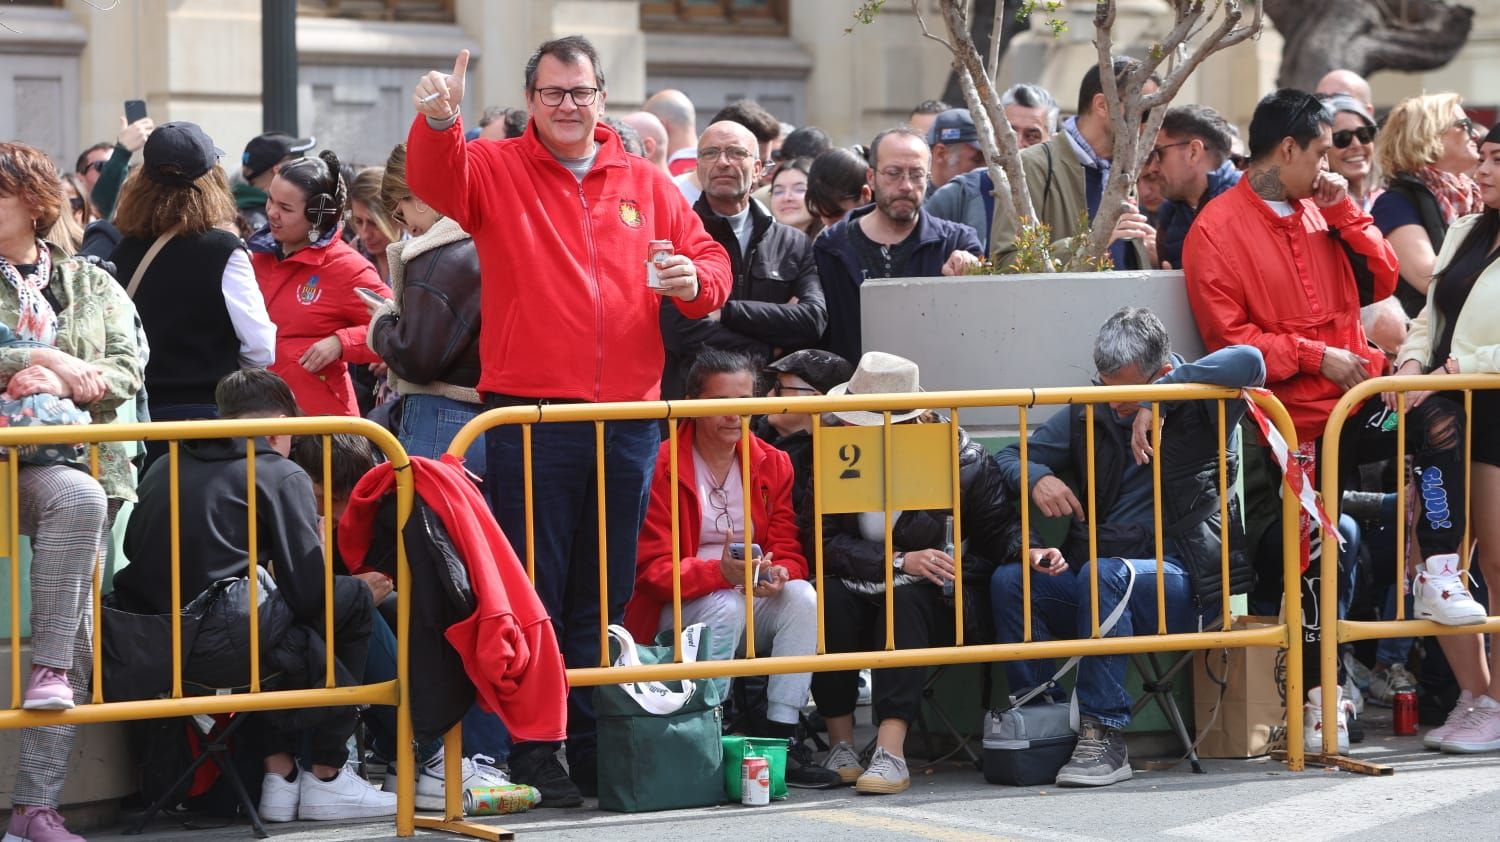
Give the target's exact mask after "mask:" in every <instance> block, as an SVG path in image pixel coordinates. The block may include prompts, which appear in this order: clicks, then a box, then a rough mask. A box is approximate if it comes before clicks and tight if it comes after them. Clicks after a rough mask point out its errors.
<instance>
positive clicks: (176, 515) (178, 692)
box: [167, 441, 182, 699]
mask: <svg viewBox="0 0 1500 842" xmlns="http://www.w3.org/2000/svg"><path fill="white" fill-rule="evenodd" d="M177 450H178V443H177V442H176V441H171V442H168V443H167V460H168V461H167V467H168V469H169V470H171V472H172V474H171V482H170V484H169V486H170V489H171V500H170V502H171V507H172V509H171V511H172V515H171V517H172V698H174V699H181V698H182V513H181V511H180V510H179V507H178V503H179V498H178V471H179V470H180V469H181V464H180V463H179V461H178V459H177Z"/></svg>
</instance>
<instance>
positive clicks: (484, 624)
mask: <svg viewBox="0 0 1500 842" xmlns="http://www.w3.org/2000/svg"><path fill="white" fill-rule="evenodd" d="M411 472H412V479H413V482H414V483H415V485H416V493H417V496H418V497H420V498H421V500H422V502H423V503H425V504H426V505H427V506H428V507H429V508H430V509H431V510H432V513H433V514H434V515H436V516H437V519H438V520H439V521H441V523H442V526H443V528H444V529H445V530H446V531H447V534H448V538H449V540H451V541H452V544H453V549H454V551H455V552H456V553H457V555H458V557H459V558H461V559H463V562H464V564H465V565H467V567H468V574H469V582H470V585H471V587H472V588H473V598H474V602H475V605H476V607H475V609H474V612H473V614H471V615H470V616H469V617H467V618H466V619H464V620H462V621H461V622H458V623H456V624H454V625H452V626H449V627H448V629H447V631H446V632H445V634H444V636H445V637H446V638H447V640H448V642H449V643H450V644H452V645H453V648H454V649H455V650H456V651H457V652H458V654H459V656H460V657H461V658H463V663H464V669H465V671H466V672H467V673H468V675H469V679H470V680H471V681H472V682H473V683H474V689H475V691H476V692H477V695H478V697H479V702H480V706H481V707H483V708H484V709H485V710H488V711H491V712H493V713H496V714H498V715H499V716H500V719H501V721H503V722H504V723H505V727H506V730H508V731H509V732H510V734H511V736H512V737H513V738H514V739H515V740H516V741H518V742H522V741H537V742H555V741H560V740H562V739H564V738H565V737H566V736H567V698H568V678H567V670H566V669H565V668H564V666H563V659H562V652H561V651H560V650H559V649H558V647H557V636H556V632H554V630H553V628H552V622H551V620H550V618H549V617H548V616H547V610H546V609H545V608H543V607H542V601H541V598H540V597H538V596H537V595H536V591H535V590H534V589H533V588H532V586H531V580H530V579H528V578H527V577H526V568H525V567H523V566H522V565H521V560H520V559H519V558H517V557H516V553H515V551H514V550H513V549H511V546H510V541H508V540H506V537H505V534H504V533H502V532H501V531H500V525H499V524H498V523H496V522H495V518H494V516H493V515H491V514H490V509H489V504H487V503H486V502H485V500H484V497H483V496H481V495H480V493H479V489H478V488H476V487H475V486H474V483H472V482H470V481H469V478H468V475H467V474H466V473H465V471H464V469H463V464H462V463H461V462H460V461H459V460H458V459H456V458H455V457H453V456H451V455H445V456H443V458H442V459H441V460H432V459H424V458H422V457H415V458H413V459H412V460H411ZM395 484H396V475H395V471H394V470H393V469H392V468H391V463H389V462H385V463H382V464H380V465H377V466H376V467H375V468H373V469H372V470H371V471H370V472H369V473H367V474H365V475H364V477H363V478H361V479H360V481H359V483H358V484H356V485H355V486H354V491H353V492H352V493H351V494H350V497H349V506H348V508H346V509H345V510H344V516H343V518H341V519H340V520H339V530H338V540H339V549H340V550H341V551H342V553H343V557H344V559H345V561H346V562H347V563H348V565H349V566H350V569H351V570H352V571H353V572H355V573H359V572H362V571H364V570H366V569H371V568H367V566H366V565H367V559H366V556H367V553H368V551H369V549H370V542H371V535H372V531H373V526H374V523H375V520H376V516H377V514H378V512H379V509H380V503H381V498H382V497H384V496H385V495H386V494H388V493H389V492H390V491H391V490H392V489H394V488H395Z"/></svg>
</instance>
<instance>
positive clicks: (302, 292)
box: [297, 275, 323, 305]
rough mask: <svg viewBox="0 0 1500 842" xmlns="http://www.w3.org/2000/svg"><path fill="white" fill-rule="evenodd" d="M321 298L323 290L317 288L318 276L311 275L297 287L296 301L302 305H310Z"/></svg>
mask: <svg viewBox="0 0 1500 842" xmlns="http://www.w3.org/2000/svg"><path fill="white" fill-rule="evenodd" d="M322 297H323V290H321V289H319V288H318V276H317V275H313V276H312V277H311V278H308V279H307V280H306V281H304V282H303V284H302V286H300V287H297V300H298V301H300V302H302V303H303V304H304V305H307V304H312V303H314V302H316V301H317V300H318V299H319V298H322Z"/></svg>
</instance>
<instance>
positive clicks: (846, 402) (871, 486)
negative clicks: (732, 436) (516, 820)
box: [447, 385, 1303, 821]
mask: <svg viewBox="0 0 1500 842" xmlns="http://www.w3.org/2000/svg"><path fill="white" fill-rule="evenodd" d="M1241 399H1242V396H1241V393H1240V392H1238V391H1237V390H1234V389H1226V388H1219V387H1208V386H1190V385H1169V386H1140V387H1093V388H1082V389H1005V390H990V391H964V392H924V393H918V394H909V395H877V396H858V397H856V396H849V395H845V396H838V397H826V396H824V397H796V398H786V397H768V398H750V399H733V400H691V401H678V402H671V403H668V402H650V403H613V404H561V405H560V404H547V405H541V406H511V407H502V408H498V409H493V410H490V411H488V412H485V413H484V414H482V415H480V416H478V417H477V418H475V419H473V420H472V421H471V422H469V424H468V425H466V426H465V427H464V428H463V429H462V430H461V431H459V433H458V435H457V436H456V437H455V438H454V440H453V442H452V443H451V444H450V446H449V449H448V452H449V453H451V454H454V455H461V454H463V453H464V452H465V451H466V450H467V449H468V447H469V446H470V444H471V443H472V442H473V441H474V440H475V439H476V438H477V437H478V436H480V435H481V434H483V433H484V432H485V431H486V430H489V429H492V428H495V427H500V426H506V425H519V426H520V427H521V431H520V432H521V442H522V445H523V459H524V464H525V470H524V472H523V481H524V483H525V513H526V533H527V534H528V535H530V534H531V533H532V532H533V530H534V521H533V519H532V515H533V491H534V484H535V483H536V482H538V481H541V482H545V481H546V478H545V477H537V476H535V475H534V473H533V471H532V469H531V464H532V462H531V443H532V429H533V427H534V426H535V425H537V424H551V423H565V422H574V423H577V422H585V423H593V424H594V425H595V429H596V431H598V432H597V434H596V441H597V442H598V443H599V444H598V447H599V454H598V464H597V468H596V469H597V471H598V474H599V482H598V483H597V484H598V485H599V487H601V488H603V486H604V482H603V473H604V462H603V446H602V436H603V424H604V423H606V422H611V421H640V420H669V419H670V420H676V419H686V418H705V417H713V416H731V415H733V416H740V417H741V419H742V423H741V430H742V433H741V434H742V436H745V437H748V436H750V435H751V432H750V426H749V419H750V418H751V416H754V415H762V414H771V413H789V414H810V415H811V416H812V418H813V428H812V439H813V449H814V465H815V469H814V472H813V494H812V505H813V506H814V517H813V529H814V534H815V542H814V543H815V545H816V546H815V549H814V557H813V559H811V561H812V562H813V581H814V583H815V585H816V586H817V590H818V592H819V599H818V611H817V618H818V635H817V640H818V650H817V651H818V654H816V655H812V656H773V657H756V656H755V653H754V644H753V641H754V637H755V635H754V611H753V603H752V600H753V596H752V594H751V591H752V590H753V586H754V583H753V581H752V580H751V579H750V576H751V575H752V573H751V570H750V566H749V565H747V566H746V567H747V569H746V581H745V583H744V584H745V587H744V590H745V602H746V606H745V608H746V611H745V613H746V630H745V641H746V643H745V649H746V657H745V658H743V659H736V660H732V661H710V662H695V663H680V662H678V663H670V664H657V665H651V666H640V667H629V668H626V667H611V666H609V664H608V662H607V659H608V653H609V645H608V640H607V637H606V635H605V631H604V629H605V626H606V625H607V623H608V618H607V617H601V618H600V651H601V663H600V665H599V666H597V667H585V668H574V669H569V670H568V681H569V683H570V684H571V685H572V686H575V687H583V686H595V685H601V684H615V683H624V682H635V681H656V680H672V679H682V678H695V679H700V678H717V677H728V676H746V675H768V674H781V673H800V672H818V671H829V670H853V669H861V668H867V667H870V668H884V667H910V666H928V665H941V664H962V663H983V662H993V661H1009V660H1020V659H1030V658H1048V657H1068V656H1073V655H1086V656H1087V655H1120V654H1132V653H1144V652H1173V651H1183V650H1189V649H1209V648H1243V647H1251V646H1258V647H1274V648H1279V649H1282V650H1285V652H1286V662H1287V669H1286V676H1287V677H1286V681H1287V698H1288V700H1289V702H1288V709H1287V716H1288V719H1289V735H1290V736H1289V739H1288V740H1287V765H1288V767H1289V768H1290V769H1292V770H1301V768H1302V763H1303V758H1302V755H1303V746H1302V739H1301V733H1302V729H1301V714H1302V705H1301V704H1300V703H1299V702H1298V700H1300V699H1301V698H1302V692H1303V691H1302V687H1301V683H1302V649H1301V625H1300V612H1299V611H1297V610H1296V606H1297V605H1298V604H1299V603H1298V600H1299V589H1300V556H1299V540H1298V532H1297V513H1298V511H1299V509H1298V504H1297V500H1296V497H1295V496H1294V495H1292V494H1284V495H1282V496H1283V501H1282V510H1283V530H1282V544H1283V571H1284V575H1285V579H1286V585H1285V598H1286V603H1287V606H1288V610H1287V611H1286V612H1285V614H1286V616H1287V618H1288V619H1287V621H1286V622H1285V623H1282V624H1278V625H1271V626H1266V627H1262V628H1256V629H1234V628H1232V624H1231V623H1230V616H1229V599H1228V596H1229V594H1228V590H1229V580H1230V576H1229V541H1228V539H1227V536H1224V541H1223V544H1224V552H1223V557H1222V562H1221V563H1222V565H1223V567H1222V571H1223V580H1224V600H1223V618H1222V621H1223V622H1222V627H1221V628H1220V629H1219V630H1217V631H1209V632H1196V633H1187V634H1167V633H1166V627H1165V611H1164V610H1161V609H1162V608H1163V602H1164V600H1165V595H1164V592H1163V591H1162V590H1161V589H1158V595H1157V601H1158V602H1157V605H1158V617H1159V618H1161V619H1159V621H1158V627H1157V629H1156V633H1155V634H1149V635H1139V636H1135V637H1112V638H1102V637H1101V635H1100V632H1099V607H1098V573H1097V567H1096V566H1095V565H1091V567H1094V568H1095V572H1094V582H1093V584H1094V588H1093V595H1092V605H1091V615H1092V634H1091V635H1090V638H1089V639H1082V640H1056V641H1045V642H1043V641H1033V640H1031V622H1030V619H1031V576H1032V572H1031V569H1030V565H1029V564H1025V563H1024V561H1023V563H1022V570H1023V574H1022V580H1023V604H1022V606H1021V610H1022V611H1023V615H1024V618H1025V622H1024V629H1025V633H1024V640H1023V642H1021V643H1003V644H983V645H964V644H963V590H962V589H963V586H964V583H963V575H962V571H963V558H962V549H961V547H962V544H963V537H962V536H963V533H962V517H961V515H960V510H961V506H960V505H957V502H958V500H959V494H960V489H959V468H958V458H959V436H958V417H959V413H960V411H961V410H964V409H969V408H975V407H1016V408H1017V410H1018V412H1019V419H1020V452H1021V466H1022V467H1021V471H1022V473H1021V486H1022V489H1023V490H1022V500H1021V505H1020V511H1021V521H1022V534H1023V535H1024V536H1025V546H1024V547H1023V549H1022V554H1023V555H1022V558H1023V559H1024V558H1026V555H1027V553H1028V551H1029V550H1030V533H1029V527H1030V520H1029V517H1030V516H1029V509H1030V495H1031V489H1030V483H1029V481H1028V477H1027V468H1026V465H1027V462H1026V458H1027V434H1028V415H1027V410H1028V409H1029V408H1032V407H1038V406H1055V407H1065V406H1068V405H1072V404H1087V405H1088V408H1087V415H1086V421H1087V424H1088V425H1089V430H1090V432H1092V429H1093V424H1094V414H1095V407H1096V406H1097V405H1098V404H1103V403H1107V402H1126V401H1129V402H1137V401H1186V400H1213V401H1216V402H1217V404H1218V410H1219V418H1220V424H1219V452H1220V457H1219V465H1220V479H1219V481H1220V499H1221V507H1220V514H1221V517H1222V523H1223V528H1224V529H1225V530H1227V529H1228V527H1229V518H1228V488H1227V471H1226V470H1225V468H1226V467H1227V441H1226V435H1227V432H1226V431H1225V430H1224V425H1223V423H1222V422H1223V419H1224V417H1225V416H1224V402H1225V401H1238V400H1241ZM1254 399H1255V401H1256V403H1258V404H1259V405H1260V406H1261V407H1262V408H1263V409H1264V410H1266V412H1267V414H1268V415H1269V416H1270V418H1271V420H1272V422H1273V423H1274V424H1275V425H1276V426H1277V428H1278V429H1279V430H1280V432H1281V434H1282V435H1283V436H1284V437H1285V438H1286V440H1287V441H1288V442H1289V443H1290V444H1291V446H1293V447H1295V446H1296V434H1295V431H1294V430H1293V428H1292V424H1291V420H1290V418H1289V416H1288V415H1287V412H1286V410H1285V408H1284V407H1282V406H1281V404H1280V402H1278V401H1277V400H1276V399H1275V398H1274V397H1270V396H1268V395H1256V396H1255V398H1254ZM916 409H935V410H938V411H940V412H941V411H946V412H947V413H949V419H948V421H947V422H946V423H934V424H917V425H899V424H892V423H891V417H892V414H893V413H900V412H905V411H910V410H916ZM857 410H862V411H869V412H876V413H879V414H881V417H882V424H881V426H880V427H879V428H876V427H873V426H872V427H850V426H837V427H833V426H828V425H825V424H824V423H823V422H822V419H821V415H822V413H827V412H835V411H839V412H847V411H857ZM1106 411H1108V410H1106ZM1152 420H1153V425H1152V426H1153V430H1152V441H1153V445H1154V447H1155V452H1157V453H1160V452H1161V449H1160V446H1159V445H1160V437H1161V423H1160V420H1161V419H1160V415H1159V413H1158V412H1156V411H1153V416H1152ZM667 441H668V443H669V445H670V447H669V451H670V457H669V459H670V461H669V465H670V470H671V472H672V474H673V487H674V488H675V487H676V475H677V473H678V470H679V465H678V458H677V443H678V430H677V426H676V424H669V425H668V438H667ZM1092 442H1093V438H1092V435H1090V436H1089V453H1088V457H1089V458H1088V464H1089V476H1088V477H1087V478H1086V479H1087V494H1088V500H1087V501H1085V503H1084V505H1085V509H1086V511H1087V513H1088V519H1087V528H1088V534H1089V545H1090V553H1091V555H1097V554H1096V553H1095V552H1094V549H1095V548H1096V546H1097V535H1096V532H1095V529H1096V524H1097V518H1096V517H1095V514H1096V511H1095V499H1094V496H1095V495H1094V491H1095V480H1094V476H1093V444H1092ZM740 450H741V453H742V455H743V458H744V462H743V464H742V467H741V474H742V480H743V481H744V482H745V484H746V488H745V495H744V496H745V506H746V509H745V512H744V522H745V523H746V524H747V526H748V524H750V523H751V522H752V516H751V512H750V509H749V506H750V500H751V496H750V493H749V487H748V484H749V481H750V477H749V469H748V467H749V466H748V458H749V456H748V454H749V449H748V448H745V447H742V448H740ZM1152 461H1153V464H1155V463H1156V462H1157V460H1155V459H1153V460H1152ZM1159 471H1160V468H1159V466H1158V467H1154V468H1153V476H1154V477H1156V478H1158V479H1159ZM1154 502H1155V509H1156V518H1157V520H1156V522H1157V524H1158V527H1157V535H1158V539H1157V553H1156V554H1157V565H1158V568H1157V569H1158V575H1160V571H1161V566H1162V564H1163V563H1164V559H1163V552H1162V549H1163V548H1162V545H1161V528H1160V522H1161V520H1160V519H1161V492H1160V485H1159V483H1158V484H1157V490H1156V493H1155V501H1154ZM599 506H600V507H601V508H600V511H599V512H598V517H599V520H600V526H599V531H600V534H601V535H603V534H604V532H605V530H604V521H605V519H606V516H607V513H606V512H605V511H604V510H603V506H604V499H603V497H602V492H601V497H600V499H599ZM672 506H673V508H672V552H673V556H672V570H673V594H672V628H673V634H674V639H676V637H677V636H680V634H681V629H682V592H681V575H680V574H681V561H682V560H681V557H680V556H681V554H680V549H679V547H680V543H679V524H678V517H677V515H678V511H677V495H676V494H675V493H674V494H673V495H672ZM905 509H951V510H952V511H953V513H954V545H955V550H956V552H955V558H954V564H955V568H956V572H957V574H958V579H957V581H956V582H955V585H954V600H953V602H954V625H955V632H956V634H955V637H956V639H957V645H954V646H946V647H933V648H926V649H896V648H895V642H894V638H893V631H892V629H893V626H894V624H893V623H892V622H890V620H891V617H892V611H893V608H892V603H893V597H892V588H891V580H892V572H891V570H892V567H891V565H890V564H889V563H887V564H886V565H885V571H886V590H885V594H886V597H885V599H886V604H885V608H886V618H887V622H886V630H887V631H886V639H885V641H884V649H883V650H881V651H870V652H848V653H828V652H827V651H826V648H825V645H824V617H823V599H822V597H821V594H822V591H823V588H822V584H823V578H824V575H825V574H824V566H823V527H822V520H823V518H822V516H823V515H824V514H835V513H849V512H884V513H885V515H886V518H885V524H886V526H885V536H884V541H885V550H886V558H887V560H888V562H889V559H890V558H891V556H892V551H893V546H892V534H891V532H892V525H893V522H894V518H893V517H891V514H892V512H893V511H895V510H905ZM744 540H745V543H746V544H747V545H748V544H749V543H750V542H751V541H752V540H753V539H752V538H751V537H750V536H748V535H747V536H746V537H745V539H744ZM534 546H535V542H534V541H529V540H528V541H527V542H526V562H527V568H528V571H529V572H531V574H532V578H533V580H535V577H536V573H535V569H536V559H535V554H534ZM605 553H606V548H605V546H604V545H603V541H602V540H601V542H600V546H599V553H598V558H599V568H600V573H599V587H600V592H601V593H600V602H599V604H600V605H601V606H602V605H608V604H609V600H608V599H607V590H608V586H609V583H608V581H607V579H606V576H605V572H604V571H605V569H606V568H607V556H606V555H605ZM457 730H458V729H457V728H455V729H454V732H452V733H450V734H449V735H448V746H449V748H450V750H451V751H456V750H457V744H458V738H457ZM448 757H449V759H450V762H449V763H448V764H447V768H448V770H449V771H450V774H452V773H453V772H454V771H455V770H457V768H458V765H459V764H458V763H457V755H456V754H453V753H450V754H449V755H448ZM461 816H462V811H461V808H460V805H459V804H458V802H457V787H456V786H454V785H453V783H452V782H451V779H450V784H449V788H448V805H447V817H448V820H450V821H453V820H457V819H458V818H459V817H461Z"/></svg>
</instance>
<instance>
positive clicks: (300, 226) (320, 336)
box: [249, 150, 391, 417]
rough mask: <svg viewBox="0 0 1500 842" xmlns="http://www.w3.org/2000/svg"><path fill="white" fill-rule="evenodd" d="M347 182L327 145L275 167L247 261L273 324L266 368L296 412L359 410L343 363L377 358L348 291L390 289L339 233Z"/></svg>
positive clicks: (361, 309)
mask: <svg viewBox="0 0 1500 842" xmlns="http://www.w3.org/2000/svg"><path fill="white" fill-rule="evenodd" d="M348 204H349V192H348V187H347V186H346V185H345V184H344V179H343V178H342V177H341V176H340V175H339V159H338V156H336V155H334V154H333V153H332V152H330V151H328V150H324V151H323V152H322V153H321V154H320V155H319V156H318V157H317V158H300V159H298V160H296V161H293V162H291V163H289V164H286V165H285V166H283V167H282V168H281V169H280V170H279V171H278V172H277V174H276V178H274V179H273V180H272V181H271V186H270V188H269V190H268V191H267V195H266V220H267V225H266V227H265V228H262V229H261V230H259V231H257V232H255V233H254V234H252V235H251V237H250V241H249V245H250V252H251V256H250V262H251V264H252V265H253V266H254V267H255V278H256V280H257V281H258V282H259V283H260V291H261V294H262V295H263V296H264V297H265V299H266V311H267V312H268V313H269V314H270V316H271V321H272V322H275V323H276V362H275V363H273V364H272V365H271V370H272V371H274V372H276V373H277V374H279V375H281V378H282V379H283V380H285V381H286V382H287V385H288V386H291V387H292V394H293V395H294V396H295V397H296V398H297V405H298V406H299V407H300V408H301V409H302V413H303V414H304V415H351V416H356V417H357V416H358V415H359V404H358V402H357V401H356V400H355V398H354V387H353V385H352V384H351V383H350V380H349V367H348V365H347V364H348V363H378V362H380V357H379V356H378V355H377V354H376V353H375V352H374V351H371V350H370V349H369V347H367V346H366V345H365V333H366V331H367V330H368V329H369V321H370V311H369V310H368V309H366V307H365V304H364V302H363V301H362V300H361V299H360V297H359V294H358V293H356V292H355V290H356V289H360V288H363V289H368V290H372V291H374V292H375V293H377V294H379V295H380V296H381V297H382V298H390V297H391V290H390V288H389V287H387V286H386V285H385V283H384V282H383V281H381V280H380V276H379V275H377V274H376V273H375V267H374V266H372V265H370V262H369V261H368V260H365V259H364V258H363V257H361V256H360V255H359V252H357V251H355V250H354V249H353V248H352V247H350V246H349V245H348V244H347V243H345V242H344V241H343V238H341V237H340V236H339V229H340V227H341V224H342V221H343V218H344V209H345V208H346V207H348Z"/></svg>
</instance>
